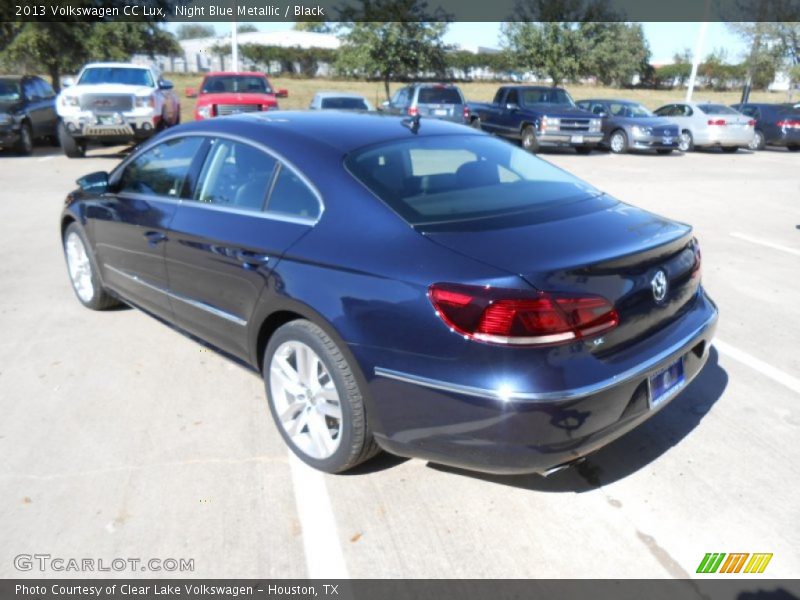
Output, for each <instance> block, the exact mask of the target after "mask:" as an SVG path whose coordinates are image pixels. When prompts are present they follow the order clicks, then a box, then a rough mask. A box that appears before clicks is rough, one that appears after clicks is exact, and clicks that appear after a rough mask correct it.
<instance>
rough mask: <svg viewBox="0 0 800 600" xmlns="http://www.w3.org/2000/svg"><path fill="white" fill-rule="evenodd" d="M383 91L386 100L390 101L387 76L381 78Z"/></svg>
mask: <svg viewBox="0 0 800 600" xmlns="http://www.w3.org/2000/svg"><path fill="white" fill-rule="evenodd" d="M383 89H384V90H385V91H386V100H391V97H390V96H389V75H384V76H383Z"/></svg>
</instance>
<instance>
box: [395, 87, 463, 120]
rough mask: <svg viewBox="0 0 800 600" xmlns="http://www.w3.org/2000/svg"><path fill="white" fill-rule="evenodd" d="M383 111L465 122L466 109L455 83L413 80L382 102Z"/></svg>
mask: <svg viewBox="0 0 800 600" xmlns="http://www.w3.org/2000/svg"><path fill="white" fill-rule="evenodd" d="M383 110H384V112H388V113H392V114H397V115H409V116H411V117H414V116H416V115H419V116H420V117H433V118H434V119H444V120H445V121H453V122H454V123H467V122H468V121H469V110H468V109H467V103H466V101H465V100H464V94H462V93H461V90H460V89H459V88H458V86H457V85H450V84H442V83H414V84H411V85H407V86H405V87H404V88H401V89H399V90H398V91H397V92H395V94H394V96H392V99H391V100H387V101H386V102H384V103H383Z"/></svg>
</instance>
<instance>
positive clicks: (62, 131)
mask: <svg viewBox="0 0 800 600" xmlns="http://www.w3.org/2000/svg"><path fill="white" fill-rule="evenodd" d="M58 141H59V142H60V144H61V149H62V150H63V151H64V154H66V155H67V157H68V158H83V157H84V156H85V155H86V142H83V141H79V140H76V139H75V138H74V137H72V136H71V135H70V134H69V132H68V131H67V128H66V127H65V126H64V123H59V124H58Z"/></svg>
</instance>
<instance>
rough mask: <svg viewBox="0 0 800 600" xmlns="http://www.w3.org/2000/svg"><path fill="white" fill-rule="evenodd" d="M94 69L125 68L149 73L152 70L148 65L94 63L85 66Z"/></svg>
mask: <svg viewBox="0 0 800 600" xmlns="http://www.w3.org/2000/svg"><path fill="white" fill-rule="evenodd" d="M94 67H124V68H126V69H143V70H146V71H149V70H150V69H151V67H149V66H147V65H134V64H131V63H125V62H93V63H87V64H85V65H84V66H83V68H84V69H89V68H94Z"/></svg>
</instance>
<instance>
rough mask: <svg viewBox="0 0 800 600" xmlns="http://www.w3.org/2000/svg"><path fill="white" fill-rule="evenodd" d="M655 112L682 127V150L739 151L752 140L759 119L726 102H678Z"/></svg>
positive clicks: (680, 146) (680, 148) (679, 145)
mask: <svg viewBox="0 0 800 600" xmlns="http://www.w3.org/2000/svg"><path fill="white" fill-rule="evenodd" d="M655 114H656V115H658V116H659V117H667V118H668V119H669V120H670V121H672V122H674V123H677V125H678V127H680V130H681V134H680V138H679V140H678V149H679V150H680V151H681V152H690V151H691V150H694V149H695V148H720V149H722V151H723V152H736V151H737V150H738V149H739V148H747V147H748V146H749V145H750V144H751V143H752V141H753V135H754V126H755V124H756V122H755V121H754V120H752V119H751V118H750V117H747V116H745V115H743V114H742V113H740V112H737V111H735V110H733V109H732V108H730V107H729V106H725V105H724V104H712V103H710V102H675V103H673V104H665V105H664V106H662V107H661V108H658V109H657V110H656V111H655Z"/></svg>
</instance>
